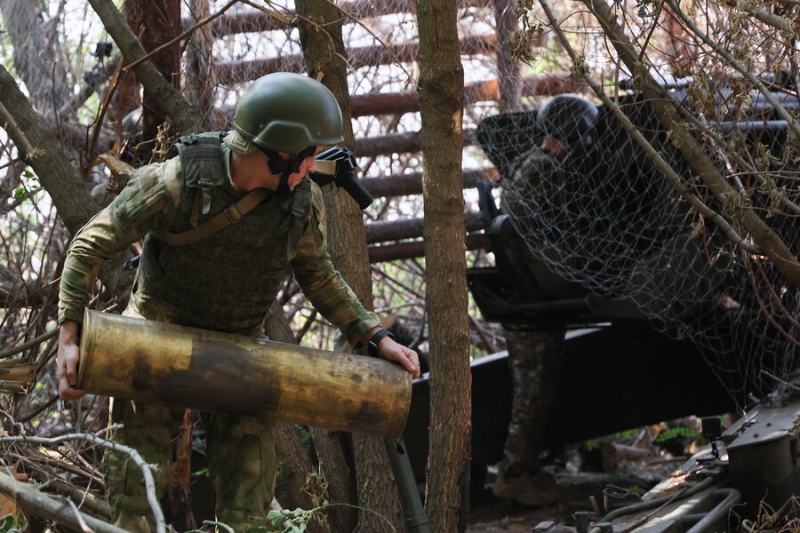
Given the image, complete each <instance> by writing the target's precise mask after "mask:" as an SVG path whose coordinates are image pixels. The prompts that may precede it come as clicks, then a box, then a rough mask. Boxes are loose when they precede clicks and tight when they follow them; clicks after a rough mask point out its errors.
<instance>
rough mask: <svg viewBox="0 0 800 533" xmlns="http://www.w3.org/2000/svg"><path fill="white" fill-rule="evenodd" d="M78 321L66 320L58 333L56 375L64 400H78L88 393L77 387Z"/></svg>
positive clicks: (60, 393)
mask: <svg viewBox="0 0 800 533" xmlns="http://www.w3.org/2000/svg"><path fill="white" fill-rule="evenodd" d="M79 358H80V352H79V349H78V323H77V322H73V321H72V320H65V321H64V323H62V324H61V329H60V330H59V333H58V355H57V356H56V377H57V378H58V396H59V398H61V399H62V400H78V399H80V398H83V396H84V395H85V394H86V392H85V391H83V390H81V389H76V388H75V386H76V385H77V384H78V360H79Z"/></svg>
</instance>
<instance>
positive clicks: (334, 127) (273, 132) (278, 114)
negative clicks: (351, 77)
mask: <svg viewBox="0 0 800 533" xmlns="http://www.w3.org/2000/svg"><path fill="white" fill-rule="evenodd" d="M233 127H234V129H235V130H236V132H237V133H238V134H239V135H240V136H241V137H242V138H243V139H244V144H245V145H247V144H249V142H252V143H253V144H255V145H256V146H258V147H259V148H261V149H262V150H271V151H274V152H286V153H290V154H298V153H300V152H302V151H303V150H305V149H307V148H309V147H311V146H317V145H329V144H338V143H341V142H342V141H344V135H343V131H344V128H343V125H342V110H341V109H340V108H339V102H337V101H336V97H335V96H334V95H333V93H332V92H331V91H330V90H329V89H328V88H327V87H325V86H324V85H323V84H321V83H320V82H318V81H316V80H314V79H312V78H309V77H308V76H304V75H302V74H293V73H289V72H276V73H273V74H267V75H266V76H263V77H261V78H259V79H257V80H256V81H254V82H253V83H251V84H250V86H249V87H248V88H247V90H246V91H245V92H244V94H243V95H242V97H241V99H240V100H239V104H238V105H237V106H236V114H235V116H234V118H233ZM234 137H235V136H234ZM226 142H227V141H226ZM236 142H237V140H236V139H233V143H234V144H236ZM229 144H230V143H229ZM238 144H240V145H241V144H242V139H238ZM232 148H233V146H232ZM239 148H242V149H244V150H243V151H246V150H247V148H249V147H247V146H239Z"/></svg>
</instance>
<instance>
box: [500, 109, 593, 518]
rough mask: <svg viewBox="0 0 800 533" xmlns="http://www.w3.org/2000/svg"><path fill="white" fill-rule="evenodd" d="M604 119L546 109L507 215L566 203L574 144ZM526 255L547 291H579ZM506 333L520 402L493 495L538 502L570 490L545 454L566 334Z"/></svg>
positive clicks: (514, 179)
mask: <svg viewBox="0 0 800 533" xmlns="http://www.w3.org/2000/svg"><path fill="white" fill-rule="evenodd" d="M596 116H597V108H596V107H595V106H594V105H593V104H591V103H590V102H589V101H587V100H585V99H583V98H580V97H578V96H575V95H559V96H556V97H555V98H553V99H552V100H551V101H550V102H548V103H547V104H546V105H545V106H543V107H542V109H541V110H540V111H539V113H538V114H537V117H536V123H537V127H538V128H539V129H540V130H541V131H543V132H544V133H545V138H544V141H543V142H542V144H541V145H539V146H535V147H534V148H532V149H531V150H530V151H528V152H527V153H525V154H523V155H521V156H520V157H519V158H518V159H517V160H516V161H515V162H514V165H513V166H512V170H511V172H510V181H509V182H508V183H504V192H503V196H502V198H501V207H502V210H503V211H504V212H505V213H508V214H510V215H511V216H512V217H524V216H525V210H526V209H530V208H531V205H532V204H535V203H536V202H535V198H536V197H542V196H547V197H548V199H549V200H548V201H549V202H550V203H551V204H552V203H555V204H557V203H558V200H557V198H554V197H555V196H557V194H559V193H560V192H561V190H562V189H561V186H562V184H563V183H564V176H565V175H566V174H567V167H570V166H572V165H571V163H572V162H571V161H570V155H571V154H570V152H571V149H573V148H574V147H575V146H576V145H577V144H578V143H581V142H586V139H587V138H586V133H587V131H588V130H589V128H591V126H592V124H593V122H594V119H595V118H596ZM524 253H526V254H527V255H528V256H529V257H526V258H525V260H524V261H522V262H521V263H523V264H525V265H526V266H527V267H528V268H530V269H531V272H530V274H531V276H534V277H535V278H536V279H538V280H539V283H540V285H543V287H542V289H543V290H544V291H545V292H548V291H553V292H558V291H570V290H571V289H572V287H571V286H570V284H569V283H568V282H565V281H564V280H560V279H558V277H557V276H555V275H553V274H552V273H547V272H543V267H542V266H541V261H539V260H537V259H535V258H534V257H533V256H531V255H530V253H529V252H527V251H526V252H524ZM545 253H546V252H545ZM543 276H545V277H546V281H544V282H543V281H542V280H543ZM563 294H564V293H563V292H562V295H563ZM504 330H505V334H506V346H507V348H508V356H509V363H510V366H511V376H512V382H513V384H514V399H513V404H512V411H511V423H510V424H509V428H508V437H507V439H506V443H505V447H504V451H503V460H502V461H501V462H500V464H499V465H498V474H497V479H496V481H495V482H494V485H493V487H492V492H493V494H494V495H495V496H496V497H498V498H502V499H507V500H514V501H517V502H519V503H521V504H523V505H527V506H530V507H538V506H542V505H547V504H549V503H553V502H554V501H557V500H559V499H561V498H563V497H564V496H565V493H567V492H568V491H567V490H564V489H562V488H561V487H559V486H558V485H557V484H556V483H555V481H554V480H553V479H552V477H551V476H550V475H549V474H548V473H547V472H545V471H543V470H542V465H541V463H540V458H539V457H540V454H541V453H542V451H543V443H542V435H543V431H544V427H545V423H546V422H547V417H548V415H549V411H550V408H551V406H552V402H553V400H554V398H555V394H556V391H557V390H558V385H559V381H560V379H559V378H560V373H561V359H562V356H563V352H564V334H565V331H564V330H563V329H558V330H547V331H540V330H535V329H526V328H525V326H521V325H513V324H504Z"/></svg>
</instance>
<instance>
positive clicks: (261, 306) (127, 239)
mask: <svg viewBox="0 0 800 533" xmlns="http://www.w3.org/2000/svg"><path fill="white" fill-rule="evenodd" d="M223 160H224V169H225V173H226V176H225V178H226V179H225V183H224V184H223V185H222V186H221V187H219V190H218V191H216V192H215V194H214V196H213V198H214V201H213V202H212V204H211V209H210V211H208V213H207V216H208V218H210V217H212V216H213V215H214V214H216V212H218V211H219V210H221V209H223V208H224V207H225V206H226V204H227V202H226V201H225V200H226V199H227V200H228V201H235V200H236V199H237V198H238V197H239V195H238V193H237V192H236V191H235V189H234V187H233V183H232V182H231V180H230V169H229V166H228V165H229V160H230V152H229V150H228V148H227V147H226V146H224V145H223ZM304 181H305V182H306V183H307V184H308V185H307V188H306V190H308V191H310V193H311V205H312V209H311V210H310V211H311V212H310V213H309V214H308V216H306V217H304V218H303V220H301V221H300V222H301V227H300V230H299V234H298V235H296V237H295V240H296V243H290V242H289V236H288V233H289V231H288V227H289V226H290V225H291V221H290V219H291V218H292V217H293V215H292V213H291V205H286V202H285V201H281V199H280V198H278V197H277V196H276V195H270V196H268V198H267V199H266V200H265V201H264V202H262V204H261V205H259V206H258V207H257V208H256V209H254V210H253V211H251V212H250V213H248V214H247V215H246V216H245V217H244V218H243V219H242V220H240V221H239V223H237V224H235V225H232V226H228V227H227V228H225V229H224V230H222V231H220V232H219V233H218V234H215V235H214V236H211V237H208V238H207V239H204V240H203V241H200V243H196V245H184V246H169V245H167V244H165V243H163V242H161V241H159V240H158V239H156V238H155V237H154V236H153V235H152V234H150V232H151V231H157V230H166V231H169V232H173V233H180V232H181V231H184V230H186V229H187V228H188V227H190V226H191V225H192V224H191V223H189V222H188V221H187V220H186V218H187V217H188V216H189V211H188V210H187V209H185V207H184V206H185V204H186V198H187V194H188V189H189V188H188V187H187V186H186V182H185V180H184V177H183V172H182V169H181V163H180V160H179V158H172V159H170V160H168V161H166V162H164V163H156V164H152V165H148V166H145V167H142V168H140V169H139V170H137V171H136V172H135V173H134V175H133V176H132V177H131V179H130V181H129V183H128V185H127V186H126V188H125V189H124V190H123V191H122V193H121V194H120V195H119V196H118V197H117V198H116V199H114V201H113V202H112V203H111V204H110V205H109V206H108V207H107V208H105V209H104V210H102V211H101V212H100V213H98V214H97V215H96V216H95V217H94V218H93V219H92V220H91V221H90V222H89V223H88V224H87V225H86V226H85V227H84V228H82V229H81V230H80V231H79V232H78V233H77V234H76V236H75V238H74V239H73V241H72V243H71V244H70V247H69V251H68V254H67V258H66V261H65V264H64V270H63V274H62V279H61V286H60V294H59V298H60V301H59V321H63V320H75V321H81V319H82V316H83V307H84V306H85V305H86V303H87V302H88V299H89V297H90V293H91V288H92V285H93V283H94V280H95V278H96V276H97V271H98V268H99V266H100V264H101V263H102V262H103V261H104V260H107V259H110V258H112V257H115V256H117V255H119V254H121V253H122V252H124V251H126V250H127V249H128V248H129V247H130V245H131V244H133V243H135V242H137V241H139V240H140V239H142V238H145V245H144V249H143V254H142V257H143V259H142V262H141V264H140V267H139V271H138V272H137V280H136V281H135V282H134V287H133V290H132V295H131V299H132V303H133V304H134V305H135V306H136V307H137V308H138V309H139V310H140V311H141V313H142V314H143V315H144V316H145V317H146V318H149V319H152V320H161V321H167V322H176V323H182V324H185V325H192V326H196V327H204V328H206V329H214V330H219V331H231V332H240V333H242V332H246V331H249V330H250V329H252V328H253V327H255V326H257V325H258V324H257V323H254V321H257V322H260V319H261V318H262V317H263V315H264V314H265V313H266V310H267V308H268V307H269V304H270V303H271V302H272V300H274V298H275V293H276V292H277V289H278V286H279V283H280V280H281V279H282V278H283V277H284V276H285V274H286V268H285V265H287V264H288V266H289V267H290V268H291V270H292V272H293V274H294V276H295V279H296V280H297V282H298V284H299V285H300V287H301V288H302V289H303V292H304V294H305V295H306V296H307V297H308V299H309V300H310V301H311V303H312V305H314V306H315V308H316V309H317V310H319V311H320V313H321V314H322V315H323V316H325V317H326V318H327V319H328V320H329V321H330V322H331V323H333V324H334V325H335V326H337V327H338V328H340V329H341V330H342V332H343V333H344V335H345V337H346V338H347V340H348V341H349V342H350V343H351V344H354V343H355V342H356V341H357V339H358V338H359V337H360V336H361V335H362V334H363V333H365V332H366V331H369V330H370V329H372V328H373V327H375V326H377V325H379V321H378V320H377V318H376V317H375V316H374V315H372V314H371V313H369V312H368V311H367V310H366V309H365V308H364V307H363V306H362V305H361V304H360V302H359V301H358V299H357V298H356V296H355V294H354V293H353V292H352V290H351V289H350V288H349V287H348V285H347V284H346V283H345V281H344V280H343V279H342V277H341V276H340V274H339V273H338V272H337V271H336V270H335V268H334V267H333V264H332V263H331V261H330V257H329V255H328V252H327V242H326V239H325V210H324V203H323V200H322V194H321V192H320V191H319V188H318V187H317V186H316V184H314V183H313V182H312V180H310V179H309V178H308V177H306V179H305V180H304ZM278 211H279V213H277V214H276V212H278ZM251 215H252V216H251ZM248 218H249V220H248V223H246V224H242V222H244V221H245V219H248ZM200 222H202V221H200ZM259 223H260V224H261V225H262V227H259ZM243 256H244V257H243ZM292 256H293V257H292ZM282 265H284V266H282ZM165 273H168V275H166V276H165V275H164V274H165ZM154 274H155V275H154ZM165 289H168V290H165ZM176 289H177V290H176Z"/></svg>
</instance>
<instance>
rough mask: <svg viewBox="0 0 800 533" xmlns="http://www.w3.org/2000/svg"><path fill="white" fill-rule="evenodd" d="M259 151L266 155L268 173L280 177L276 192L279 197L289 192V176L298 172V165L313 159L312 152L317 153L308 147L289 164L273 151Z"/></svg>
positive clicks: (315, 148) (314, 148)
mask: <svg viewBox="0 0 800 533" xmlns="http://www.w3.org/2000/svg"><path fill="white" fill-rule="evenodd" d="M261 151H262V152H264V153H265V154H266V155H267V165H269V171H270V172H272V173H273V174H275V175H280V180H279V181H278V188H277V190H276V192H277V193H278V194H279V195H284V194H289V193H290V192H291V191H290V190H289V176H291V175H292V174H295V173H298V172H300V165H301V164H302V163H303V161H305V160H306V158H307V157H313V155H314V152H316V151H317V147H316V146H309V147H308V148H305V149H304V150H302V151H301V152H300V153H298V154H297V156H296V157H295V158H294V160H293V161H292V162H291V163H289V162H287V161H285V160H284V159H283V158H282V157H281V155H280V154H279V153H278V152H276V151H274V150H269V149H267V148H262V149H261Z"/></svg>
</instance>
